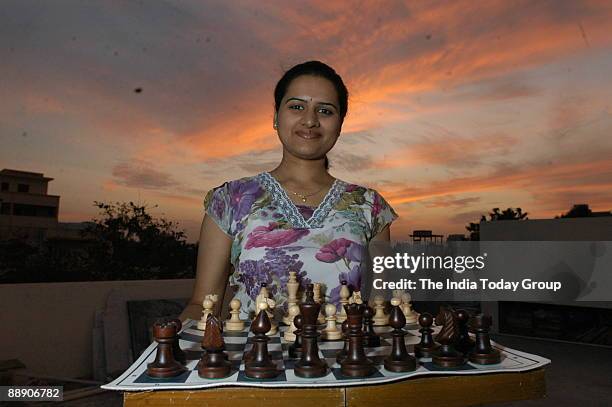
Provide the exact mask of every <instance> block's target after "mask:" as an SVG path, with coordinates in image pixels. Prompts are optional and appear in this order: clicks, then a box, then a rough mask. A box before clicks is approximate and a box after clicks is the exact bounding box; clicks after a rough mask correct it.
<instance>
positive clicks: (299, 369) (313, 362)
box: [294, 284, 327, 378]
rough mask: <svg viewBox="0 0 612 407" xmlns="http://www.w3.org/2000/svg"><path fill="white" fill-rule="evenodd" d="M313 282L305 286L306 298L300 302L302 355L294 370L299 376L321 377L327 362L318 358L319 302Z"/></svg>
mask: <svg viewBox="0 0 612 407" xmlns="http://www.w3.org/2000/svg"><path fill="white" fill-rule="evenodd" d="M313 287H314V285H313V284H308V286H307V287H306V300H305V301H304V302H302V303H301V304H300V314H301V315H302V334H301V335H300V336H301V337H302V356H301V358H300V360H298V361H297V362H295V366H294V372H295V375H296V376H299V377H306V378H312V377H321V376H325V375H326V374H327V364H326V363H325V361H323V360H321V359H320V358H319V346H318V344H317V338H318V337H319V335H320V334H319V333H318V332H317V318H318V317H319V311H320V310H321V304H317V303H316V302H315V300H314V293H313Z"/></svg>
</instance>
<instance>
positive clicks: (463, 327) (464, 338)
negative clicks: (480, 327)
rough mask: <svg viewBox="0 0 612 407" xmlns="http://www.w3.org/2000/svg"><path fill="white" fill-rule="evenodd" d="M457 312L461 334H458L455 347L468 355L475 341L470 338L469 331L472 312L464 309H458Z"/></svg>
mask: <svg viewBox="0 0 612 407" xmlns="http://www.w3.org/2000/svg"><path fill="white" fill-rule="evenodd" d="M455 314H456V316H457V323H458V324H459V335H457V340H456V341H455V349H457V350H458V351H459V352H461V353H463V354H464V355H467V354H468V353H469V352H470V351H471V350H472V349H473V348H474V341H473V340H472V338H470V334H469V332H468V321H469V320H470V314H468V312H467V311H466V310H463V309H459V310H457V311H456V312H455Z"/></svg>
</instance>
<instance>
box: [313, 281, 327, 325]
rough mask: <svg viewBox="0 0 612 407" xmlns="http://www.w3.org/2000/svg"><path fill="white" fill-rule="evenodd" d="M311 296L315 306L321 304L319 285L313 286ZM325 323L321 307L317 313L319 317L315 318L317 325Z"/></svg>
mask: <svg viewBox="0 0 612 407" xmlns="http://www.w3.org/2000/svg"><path fill="white" fill-rule="evenodd" d="M313 294H314V300H315V302H316V303H317V304H322V303H323V298H322V297H321V283H314V286H313ZM325 321H326V319H325V315H323V307H321V310H320V311H319V315H318V316H317V324H324V323H325Z"/></svg>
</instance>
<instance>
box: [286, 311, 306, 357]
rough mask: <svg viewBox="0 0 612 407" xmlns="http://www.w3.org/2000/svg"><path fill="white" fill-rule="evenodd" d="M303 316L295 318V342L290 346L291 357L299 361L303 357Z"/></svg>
mask: <svg viewBox="0 0 612 407" xmlns="http://www.w3.org/2000/svg"><path fill="white" fill-rule="evenodd" d="M302 322H303V321H302V316H301V315H300V314H298V315H296V316H295V317H294V318H293V325H295V330H294V331H293V333H294V334H295V341H294V342H293V344H292V345H291V346H289V357H291V358H294V359H299V358H301V357H302Z"/></svg>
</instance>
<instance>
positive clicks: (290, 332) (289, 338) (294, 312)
mask: <svg viewBox="0 0 612 407" xmlns="http://www.w3.org/2000/svg"><path fill="white" fill-rule="evenodd" d="M299 313H300V307H298V306H297V305H292V306H291V307H289V328H287V330H286V331H285V333H284V334H283V339H285V342H295V338H296V337H295V330H297V327H296V326H295V317H296V316H298V315H299Z"/></svg>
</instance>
